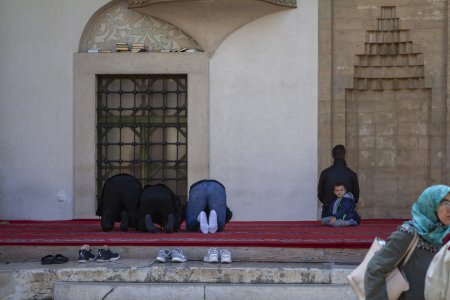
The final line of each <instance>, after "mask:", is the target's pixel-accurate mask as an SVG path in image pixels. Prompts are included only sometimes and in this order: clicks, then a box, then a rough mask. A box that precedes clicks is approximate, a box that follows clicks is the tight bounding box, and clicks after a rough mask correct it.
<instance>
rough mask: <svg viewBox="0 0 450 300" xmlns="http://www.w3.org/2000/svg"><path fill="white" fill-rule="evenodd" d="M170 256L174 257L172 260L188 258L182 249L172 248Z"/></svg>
mask: <svg viewBox="0 0 450 300" xmlns="http://www.w3.org/2000/svg"><path fill="white" fill-rule="evenodd" d="M170 256H171V257H172V262H185V261H186V260H187V258H186V256H185V255H184V254H183V251H181V249H178V248H177V249H172V250H171V251H170Z"/></svg>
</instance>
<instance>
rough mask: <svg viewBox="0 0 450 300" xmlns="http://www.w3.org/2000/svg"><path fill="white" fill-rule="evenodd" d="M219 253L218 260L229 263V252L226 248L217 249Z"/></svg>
mask: <svg viewBox="0 0 450 300" xmlns="http://www.w3.org/2000/svg"><path fill="white" fill-rule="evenodd" d="M219 254H220V262H221V263H223V264H229V263H231V252H230V251H229V250H227V249H221V250H220V251H219Z"/></svg>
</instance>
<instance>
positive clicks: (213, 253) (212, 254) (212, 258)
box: [203, 248, 219, 263]
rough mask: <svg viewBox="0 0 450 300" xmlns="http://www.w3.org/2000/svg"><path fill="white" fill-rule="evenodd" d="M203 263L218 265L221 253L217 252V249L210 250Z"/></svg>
mask: <svg viewBox="0 0 450 300" xmlns="http://www.w3.org/2000/svg"><path fill="white" fill-rule="evenodd" d="M203 261H204V262H208V263H218V262H219V251H218V250H217V248H209V249H208V255H206V256H205V257H204V258H203Z"/></svg>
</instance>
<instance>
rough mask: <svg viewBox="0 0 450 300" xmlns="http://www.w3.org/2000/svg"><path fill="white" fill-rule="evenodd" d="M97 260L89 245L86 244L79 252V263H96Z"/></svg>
mask: <svg viewBox="0 0 450 300" xmlns="http://www.w3.org/2000/svg"><path fill="white" fill-rule="evenodd" d="M95 259H96V257H95V254H94V253H92V250H90V249H89V245H87V244H85V245H83V246H81V248H80V250H79V251H78V262H80V263H85V262H88V261H94V260H95Z"/></svg>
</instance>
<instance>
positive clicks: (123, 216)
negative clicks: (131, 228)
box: [120, 211, 128, 231]
mask: <svg viewBox="0 0 450 300" xmlns="http://www.w3.org/2000/svg"><path fill="white" fill-rule="evenodd" d="M120 219H121V222H120V230H122V231H128V213H127V212H126V211H122V212H121V214H120Z"/></svg>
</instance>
